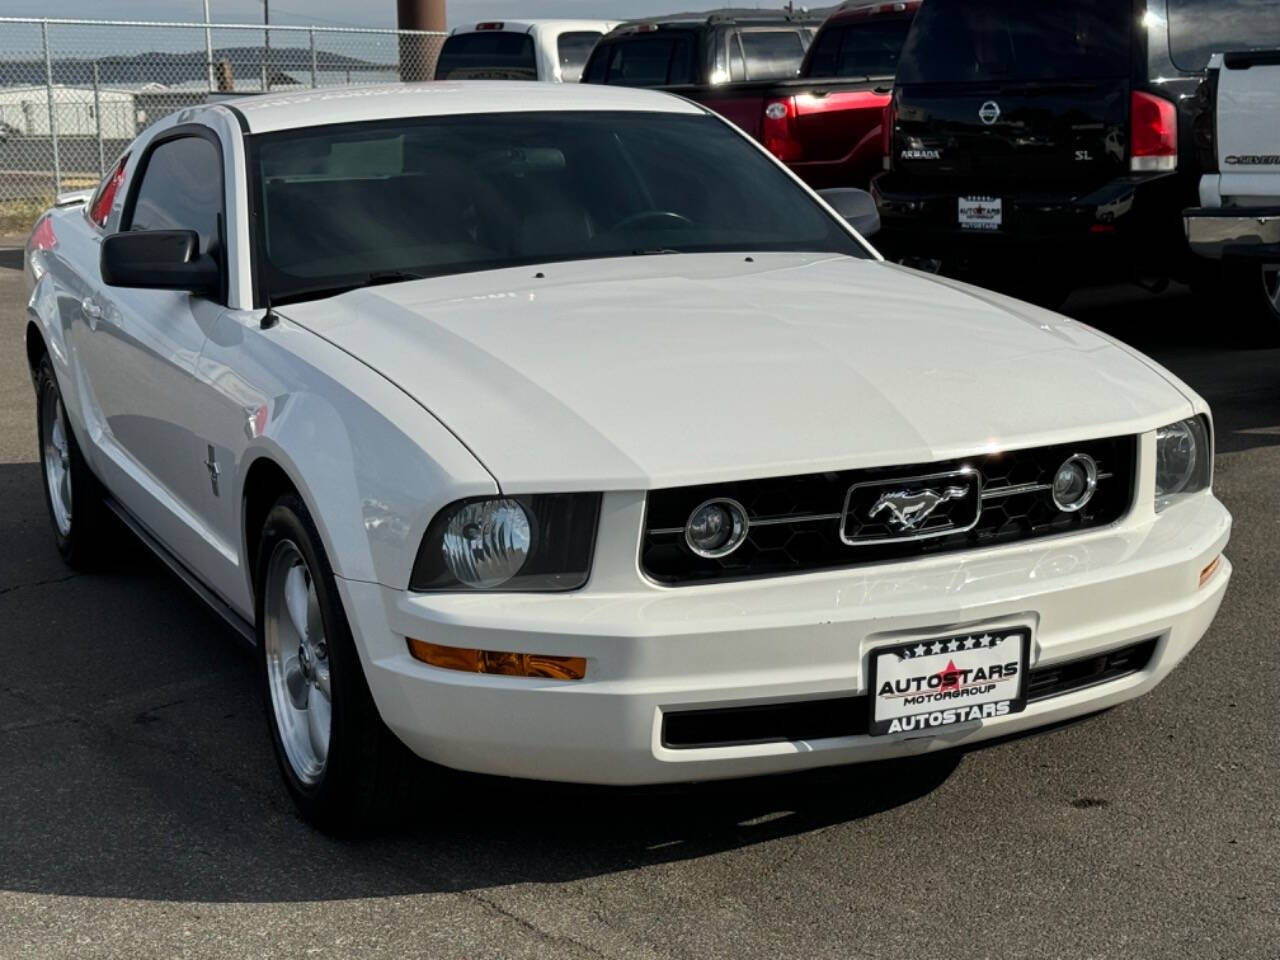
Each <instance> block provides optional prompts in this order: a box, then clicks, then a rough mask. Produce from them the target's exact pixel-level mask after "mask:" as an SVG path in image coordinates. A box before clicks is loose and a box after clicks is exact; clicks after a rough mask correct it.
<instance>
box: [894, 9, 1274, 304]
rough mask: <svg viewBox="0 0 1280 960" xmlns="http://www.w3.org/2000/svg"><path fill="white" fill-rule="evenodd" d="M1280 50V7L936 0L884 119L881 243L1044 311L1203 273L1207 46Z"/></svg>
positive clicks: (1208, 136) (907, 52)
mask: <svg viewBox="0 0 1280 960" xmlns="http://www.w3.org/2000/svg"><path fill="white" fill-rule="evenodd" d="M1278 42H1280V14H1278V13H1277V4H1276V2H1275V0H1035V2H1027V0H928V2H926V3H925V4H924V5H923V6H922V8H921V10H920V13H919V14H917V16H916V19H915V21H914V22H913V24H912V27H911V30H910V32H909V34H908V36H907V40H906V44H905V46H904V47H903V50H902V56H901V59H900V60H899V62H898V73H897V80H896V83H895V86H894V93H893V99H892V101H891V103H890V104H889V107H888V108H887V111H886V112H887V116H886V134H885V138H886V139H885V153H886V156H885V167H886V171H885V172H884V173H882V174H880V175H879V176H878V177H876V179H875V181H874V182H873V185H872V192H873V194H874V195H875V197H876V201H877V204H878V206H879V208H880V216H881V220H882V223H883V229H882V231H881V233H880V234H879V235H878V236H877V237H876V245H877V246H878V247H880V248H881V249H882V250H883V251H884V252H885V253H886V255H888V256H891V257H895V258H899V259H907V260H911V259H919V260H926V261H936V263H935V264H934V265H935V266H940V268H941V269H942V270H943V271H944V272H947V273H951V274H954V275H958V276H964V277H968V278H971V279H974V280H976V281H978V282H981V283H985V284H987V285H990V286H994V287H997V288H1002V289H1006V290H1009V291H1011V292H1014V293H1016V294H1019V295H1022V296H1025V297H1026V298H1027V299H1032V300H1037V301H1039V302H1047V303H1053V302H1056V301H1060V300H1061V299H1064V298H1065V296H1066V294H1067V293H1069V292H1070V290H1071V289H1072V288H1074V287H1079V286H1085V285H1088V284H1090V283H1095V282H1101V281H1106V280H1111V279H1143V278H1150V279H1152V280H1161V279H1180V280H1194V279H1195V271H1196V270H1197V269H1202V267H1201V266H1200V263H1201V262H1200V261H1197V260H1195V259H1194V258H1193V257H1191V256H1190V253H1189V251H1188V248H1187V245H1186V241H1185V239H1184V234H1183V229H1182V221H1181V214H1182V211H1183V209H1184V208H1186V207H1189V206H1195V205H1196V202H1197V189H1198V183H1199V177H1200V174H1201V172H1202V171H1203V170H1204V169H1206V168H1207V167H1211V166H1212V164H1213V162H1214V161H1213V144H1212V124H1211V123H1210V122H1206V118H1205V113H1206V109H1205V108H1206V103H1211V99H1210V98H1207V97H1206V96H1204V95H1203V94H1202V91H1201V90H1200V87H1201V85H1202V84H1203V83H1204V79H1205V76H1206V74H1205V67H1206V64H1207V62H1208V59H1209V54H1210V53H1213V52H1215V51H1217V52H1221V51H1222V50H1240V49H1246V48H1250V47H1254V46H1257V45H1259V44H1261V45H1264V46H1276V45H1277V43H1278Z"/></svg>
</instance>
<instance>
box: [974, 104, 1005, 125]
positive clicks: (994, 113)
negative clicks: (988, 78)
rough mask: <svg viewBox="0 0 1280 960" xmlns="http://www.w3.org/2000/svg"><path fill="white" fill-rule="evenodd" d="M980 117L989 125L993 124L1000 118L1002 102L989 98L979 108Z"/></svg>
mask: <svg viewBox="0 0 1280 960" xmlns="http://www.w3.org/2000/svg"><path fill="white" fill-rule="evenodd" d="M978 119H979V120H981V121H982V122H983V123H985V124H986V125H987V126H988V127H989V126H991V125H992V124H993V123H995V122H996V121H997V120H999V119H1000V104H998V103H996V102H995V101H994V100H988V101H987V102H986V103H984V104H983V105H982V106H980V107H979V108H978Z"/></svg>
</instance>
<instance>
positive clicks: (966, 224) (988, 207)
mask: <svg viewBox="0 0 1280 960" xmlns="http://www.w3.org/2000/svg"><path fill="white" fill-rule="evenodd" d="M1003 208H1004V204H1003V202H1002V201H1001V199H1000V198H999V197H961V198H960V206H959V217H960V229H961V230H999V229H1000V225H1001V224H1002V223H1003V222H1004V210H1003Z"/></svg>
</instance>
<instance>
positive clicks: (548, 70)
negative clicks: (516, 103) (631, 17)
mask: <svg viewBox="0 0 1280 960" xmlns="http://www.w3.org/2000/svg"><path fill="white" fill-rule="evenodd" d="M616 25H617V23H616V21H612V20H521V21H514V20H486V21H483V22H481V23H476V24H472V25H471V26H466V27H458V28H456V29H455V30H454V31H453V32H452V33H450V34H449V37H448V39H447V40H445V42H444V47H443V48H441V50H440V59H439V60H437V61H436V79H437V80H549V81H551V82H552V83H577V82H578V78H579V77H580V76H582V68H583V66H584V65H585V64H586V62H587V57H588V55H590V53H591V48H592V47H594V46H595V45H596V41H597V40H599V39H600V37H601V36H603V35H604V34H606V33H608V32H609V31H610V30H612V29H613V28H614V27H615V26H616Z"/></svg>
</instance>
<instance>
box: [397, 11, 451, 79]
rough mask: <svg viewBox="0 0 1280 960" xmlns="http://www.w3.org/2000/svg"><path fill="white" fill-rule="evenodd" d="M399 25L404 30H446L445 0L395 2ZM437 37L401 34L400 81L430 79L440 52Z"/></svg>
mask: <svg viewBox="0 0 1280 960" xmlns="http://www.w3.org/2000/svg"><path fill="white" fill-rule="evenodd" d="M396 25H397V26H398V27H399V28H400V29H401V30H438V31H441V32H443V31H444V28H445V0H396ZM438 43H439V41H438V39H437V38H436V37H424V36H420V35H419V36H415V35H413V34H401V35H400V79H401V80H406V81H408V80H430V79H431V78H432V77H433V76H434V75H435V69H436V57H437V56H438V55H439V53H440V50H439V47H438Z"/></svg>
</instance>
